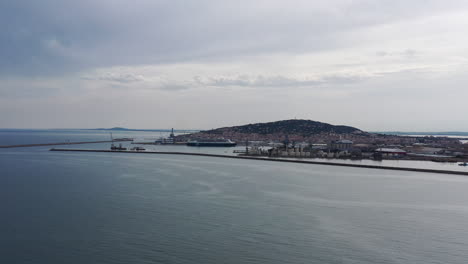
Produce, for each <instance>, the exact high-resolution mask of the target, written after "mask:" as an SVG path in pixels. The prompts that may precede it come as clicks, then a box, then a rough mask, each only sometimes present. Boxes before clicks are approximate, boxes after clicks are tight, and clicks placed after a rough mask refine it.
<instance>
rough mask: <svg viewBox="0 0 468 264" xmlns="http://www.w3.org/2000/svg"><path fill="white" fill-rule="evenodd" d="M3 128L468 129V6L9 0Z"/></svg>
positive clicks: (0, 93)
mask: <svg viewBox="0 0 468 264" xmlns="http://www.w3.org/2000/svg"><path fill="white" fill-rule="evenodd" d="M0 24H1V25H2V31H1V33H0V58H1V59H0V128H1V127H3V128H52V127H53V128H94V127H113V126H124V127H130V128H169V127H175V128H181V129H182V128H193V129H208V128H214V127H220V126H228V125H240V124H244V123H253V122H264V121H275V120H282V119H290V118H304V119H312V120H317V121H322V122H328V123H333V124H344V125H352V126H356V127H358V128H361V129H364V130H401V131H424V130H431V131H449V130H452V131H453V130H459V131H461V130H463V131H468V122H466V117H465V116H466V113H467V111H468V104H466V98H468V89H467V88H465V86H467V84H468V75H467V74H466V72H467V70H468V35H467V34H466V28H468V2H467V1H442V0H440V1H428V0H412V1H403V0H401V1H400V0H392V1H386V0H381V1H374V0H361V1H359V0H356V1H352V0H333V1H330V0H328V1H309V0H308V1H272V0H268V1H267V0H265V1H247V0H246V1H242V0H236V1H225V0H223V1H216V0H211V1H210V0H198V1H177V0H171V1H155V0H146V1H138V0H136V1H122V0H105V1H88V0H84V1H63V0H61V1H58V0H56V1H53V0H42V1H18V0H16V1H10V0H6V1H5V0H4V1H1V2H0Z"/></svg>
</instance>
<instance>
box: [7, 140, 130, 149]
mask: <svg viewBox="0 0 468 264" xmlns="http://www.w3.org/2000/svg"><path fill="white" fill-rule="evenodd" d="M116 141H117V142H125V141H133V139H130V138H128V139H114V140H113V141H111V140H101V141H81V142H56V143H41V144H24V145H3V146H0V148H25V147H44V146H60V145H78V144H95V143H112V142H116Z"/></svg>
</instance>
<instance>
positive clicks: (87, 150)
mask: <svg viewBox="0 0 468 264" xmlns="http://www.w3.org/2000/svg"><path fill="white" fill-rule="evenodd" d="M50 151H64V152H105V153H116V154H122V153H127V154H164V155H190V156H202V157H215V158H230V159H246V160H261V161H270V162H271V161H273V162H287V163H301V164H315V165H325V166H341V167H354V168H366V169H381V170H397V171H413V172H426V173H442V174H454V175H464V176H468V171H467V172H465V171H450V170H435V169H423V168H407V167H390V166H377V165H362V164H346V163H332V162H320V161H307V160H287V159H278V158H260V157H249V156H230V155H220V154H205V153H191V152H163V151H118V150H117V151H116V150H94V149H56V148H52V149H50Z"/></svg>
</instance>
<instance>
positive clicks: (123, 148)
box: [111, 143, 127, 150]
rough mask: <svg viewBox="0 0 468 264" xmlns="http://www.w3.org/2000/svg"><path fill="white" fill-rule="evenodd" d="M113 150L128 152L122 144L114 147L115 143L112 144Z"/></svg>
mask: <svg viewBox="0 0 468 264" xmlns="http://www.w3.org/2000/svg"><path fill="white" fill-rule="evenodd" d="M111 150H127V148H125V147H122V144H119V145H118V146H116V145H114V143H112V145H111Z"/></svg>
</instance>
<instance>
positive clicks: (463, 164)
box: [458, 162, 468, 166]
mask: <svg viewBox="0 0 468 264" xmlns="http://www.w3.org/2000/svg"><path fill="white" fill-rule="evenodd" d="M458 166H468V163H466V162H462V163H458Z"/></svg>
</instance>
